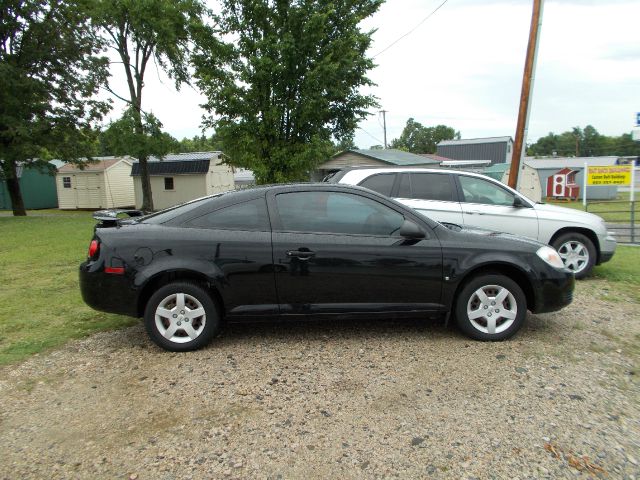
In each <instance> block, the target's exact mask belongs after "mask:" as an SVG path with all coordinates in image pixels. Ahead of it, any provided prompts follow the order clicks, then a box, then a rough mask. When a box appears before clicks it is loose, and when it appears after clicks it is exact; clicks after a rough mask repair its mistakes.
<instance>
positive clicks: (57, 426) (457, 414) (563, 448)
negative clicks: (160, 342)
mask: <svg viewBox="0 0 640 480" xmlns="http://www.w3.org/2000/svg"><path fill="white" fill-rule="evenodd" d="M607 288H608V287H607V284H606V282H603V281H595V280H591V281H586V282H580V283H579V285H578V290H577V294H576V299H575V302H574V304H573V305H571V306H570V307H569V308H567V309H566V310H564V311H562V312H559V313H557V314H549V315H539V316H535V315H529V317H528V319H527V324H526V326H525V328H524V329H523V330H522V332H521V333H520V334H518V335H517V336H516V337H515V338H514V339H513V340H511V341H507V342H503V343H495V344H490V343H477V342H473V341H471V340H468V339H466V338H465V337H463V336H462V335H461V334H460V333H458V332H457V330H456V329H454V328H445V327H444V325H442V324H434V323H423V322H398V321H391V320H390V321H380V322H374V323H364V322H361V323H357V322H348V323H345V322H327V323H311V324H303V323H293V324H264V325H243V326H232V327H230V328H229V329H227V331H226V332H225V333H224V335H223V336H222V337H221V338H219V339H217V340H215V341H214V343H213V344H212V345H211V346H210V347H209V348H207V349H205V350H202V351H199V352H192V353H188V354H172V353H168V352H163V351H161V350H160V349H158V348H156V347H155V346H153V345H152V344H151V343H150V341H149V340H148V339H147V338H146V335H145V333H144V331H143V328H142V327H141V326H135V327H132V328H129V329H127V330H122V331H117V332H111V333H103V334H97V335H94V336H92V337H90V338H87V339H85V340H81V341H74V342H72V343H70V344H68V345H67V346H66V347H65V348H63V349H61V350H58V351H54V352H51V353H47V354H42V355H38V356H35V357H33V358H32V359H30V360H28V361H26V362H24V363H22V364H20V365H14V366H8V367H2V368H1V369H0V401H1V402H2V413H1V414H0V445H2V446H3V449H2V453H3V455H2V459H1V460H0V478H12V479H13V478H131V479H136V478H138V479H147V478H153V479H156V478H159V479H173V478H303V477H307V478H331V477H333V478H382V477H401V478H407V477H433V478H483V479H484V478H521V479H523V478H564V477H568V478H574V477H580V478H589V477H602V478H629V479H632V478H636V477H637V476H638V472H639V471H640V466H639V465H638V462H640V390H639V388H638V367H639V362H638V360H639V358H640V346H639V344H640V322H639V317H638V314H637V307H638V305H637V304H634V303H631V302H627V301H625V299H624V298H623V297H620V296H619V294H617V293H616V294H615V295H614V293H615V292H611V291H607V290H606V289H607ZM607 293H608V294H609V296H607ZM610 297H613V298H611V299H610V300H609V299H608V298H610Z"/></svg>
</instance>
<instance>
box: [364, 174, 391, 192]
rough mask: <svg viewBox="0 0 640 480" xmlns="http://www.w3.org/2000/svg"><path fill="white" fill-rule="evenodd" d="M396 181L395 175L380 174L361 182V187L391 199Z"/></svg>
mask: <svg viewBox="0 0 640 480" xmlns="http://www.w3.org/2000/svg"><path fill="white" fill-rule="evenodd" d="M395 179H396V174H395V173H379V174H377V175H372V176H370V177H369V178H367V179H366V180H364V181H362V182H360V183H359V185H360V186H361V187H365V188H369V189H371V190H373V191H374V192H378V193H381V194H383V195H386V196H387V197H390V196H391V190H392V189H393V182H394V181H395Z"/></svg>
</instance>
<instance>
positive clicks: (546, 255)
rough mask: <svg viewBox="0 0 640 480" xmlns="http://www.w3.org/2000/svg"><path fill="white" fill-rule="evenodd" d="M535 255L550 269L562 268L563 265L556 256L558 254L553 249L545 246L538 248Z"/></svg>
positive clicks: (558, 256)
mask: <svg viewBox="0 0 640 480" xmlns="http://www.w3.org/2000/svg"><path fill="white" fill-rule="evenodd" d="M536 254H537V255H538V256H539V257H540V258H541V259H542V260H544V261H545V262H546V263H548V264H549V265H551V266H552V267H554V268H564V263H563V262H562V259H561V258H560V255H558V252H556V251H555V249H553V248H551V247H547V246H544V247H540V248H539V249H538V251H537V252H536Z"/></svg>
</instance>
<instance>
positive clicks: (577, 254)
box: [558, 240, 589, 273]
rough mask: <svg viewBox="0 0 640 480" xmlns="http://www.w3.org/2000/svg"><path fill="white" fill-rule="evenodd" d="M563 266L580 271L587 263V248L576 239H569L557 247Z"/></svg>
mask: <svg viewBox="0 0 640 480" xmlns="http://www.w3.org/2000/svg"><path fill="white" fill-rule="evenodd" d="M558 254H560V258H561V259H562V262H563V263H564V266H565V267H566V268H568V269H569V270H571V271H572V272H573V273H580V272H582V271H583V270H584V269H585V268H587V265H589V250H587V247H585V246H584V245H583V244H582V243H580V242H578V241H576V240H569V241H568V242H565V243H563V244H562V245H560V248H558Z"/></svg>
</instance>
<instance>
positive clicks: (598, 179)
mask: <svg viewBox="0 0 640 480" xmlns="http://www.w3.org/2000/svg"><path fill="white" fill-rule="evenodd" d="M631 168H632V166H631V165H614V166H610V167H588V168H587V185H631Z"/></svg>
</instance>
